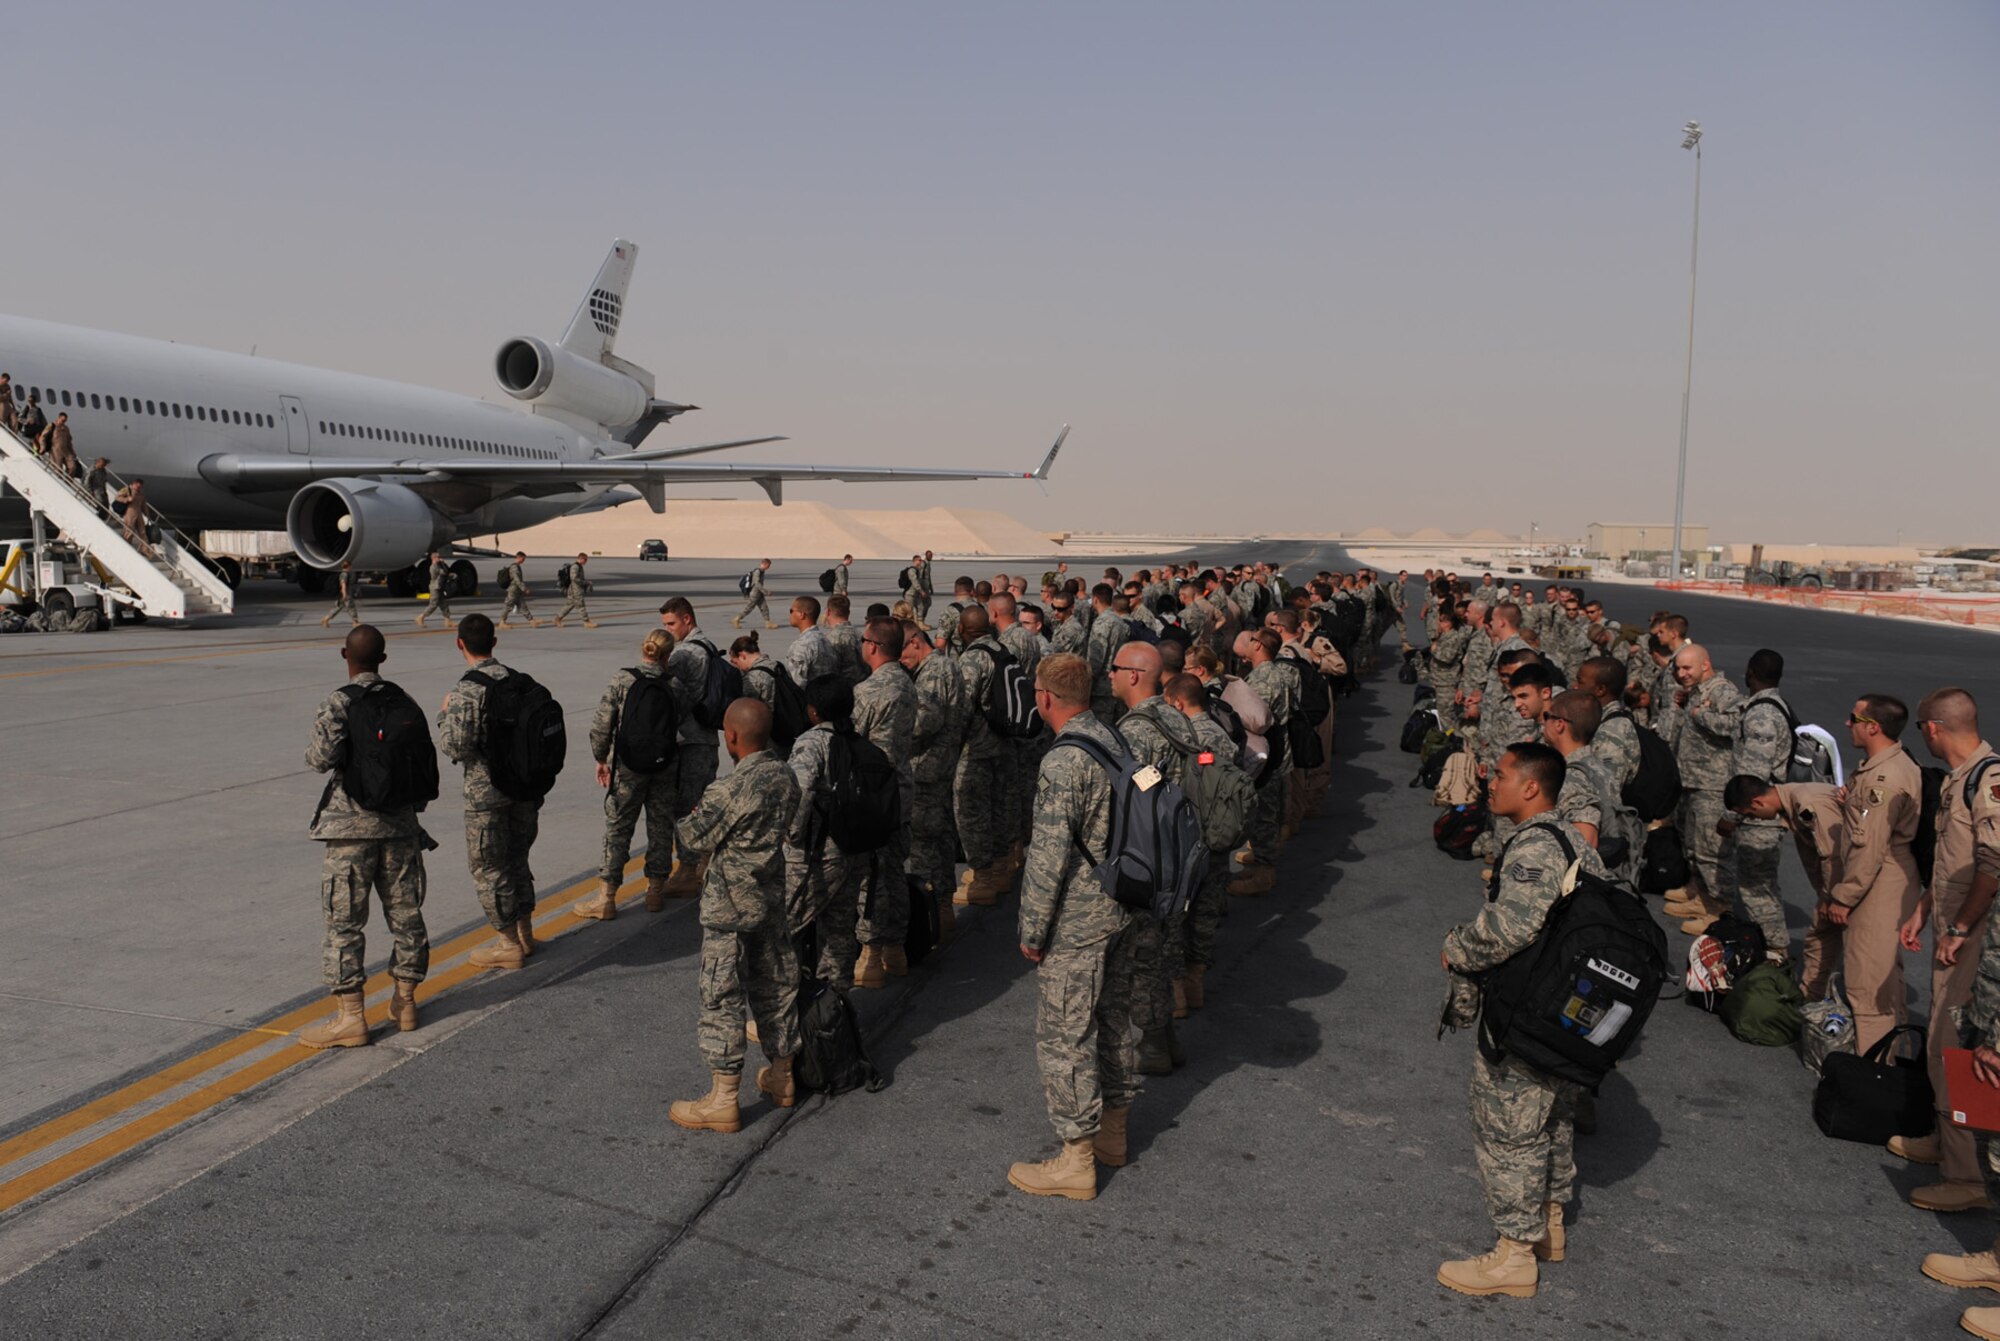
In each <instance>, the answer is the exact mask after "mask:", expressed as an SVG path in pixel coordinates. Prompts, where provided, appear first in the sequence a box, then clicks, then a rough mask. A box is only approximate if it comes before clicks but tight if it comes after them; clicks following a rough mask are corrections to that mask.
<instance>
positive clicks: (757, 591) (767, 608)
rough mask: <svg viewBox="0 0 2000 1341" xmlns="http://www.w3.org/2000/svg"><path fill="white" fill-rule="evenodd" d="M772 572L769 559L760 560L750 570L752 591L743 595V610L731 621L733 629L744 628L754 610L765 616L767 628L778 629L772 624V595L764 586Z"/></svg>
mask: <svg viewBox="0 0 2000 1341" xmlns="http://www.w3.org/2000/svg"><path fill="white" fill-rule="evenodd" d="M770 571H771V561H770V560H769V559H762V560H760V561H759V562H758V564H757V566H756V567H755V568H752V569H751V570H750V590H749V591H747V592H745V593H744V594H743V608H742V609H741V610H738V611H737V612H736V618H734V619H732V620H730V621H729V623H730V626H731V627H733V628H739V629H740V628H742V627H743V621H744V620H746V619H748V618H750V612H751V611H752V610H755V611H756V612H757V613H758V614H760V615H762V616H764V627H765V628H767V629H775V628H777V627H778V626H777V625H776V624H773V623H772V622H771V593H770V592H769V591H768V590H767V589H766V588H765V586H764V576H765V574H767V573H769V572H770Z"/></svg>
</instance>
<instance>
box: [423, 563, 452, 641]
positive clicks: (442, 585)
mask: <svg viewBox="0 0 2000 1341" xmlns="http://www.w3.org/2000/svg"><path fill="white" fill-rule="evenodd" d="M430 588H431V599H430V603H429V604H428V605H426V606H425V607H424V612H423V613H422V614H420V615H418V616H417V627H418V628H422V627H423V626H424V625H425V624H427V623H429V622H430V618H431V616H432V615H442V616H444V622H445V627H446V628H449V627H451V622H452V620H451V568H450V566H449V565H447V564H446V563H445V561H444V555H443V554H440V553H439V552H438V551H437V550H432V551H431V572H430Z"/></svg>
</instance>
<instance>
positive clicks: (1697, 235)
mask: <svg viewBox="0 0 2000 1341" xmlns="http://www.w3.org/2000/svg"><path fill="white" fill-rule="evenodd" d="M1681 129H1682V131H1683V132H1685V137H1684V138H1683V139H1682V140H1681V148H1683V149H1692V150H1694V243H1693V245H1692V246H1691V247H1689V249H1688V347H1687V375H1686V377H1685V378H1683V379H1682V382H1681V465H1680V473H1679V475H1678V476H1677V477H1676V478H1675V480H1674V566H1673V569H1672V571H1671V572H1670V574H1669V575H1668V581H1671V582H1678V581H1680V580H1681V519H1682V515H1683V512H1684V510H1685V509H1686V507H1687V485H1688V401H1689V399H1690V398H1691V397H1692V396H1693V395H1694V284H1695V269H1696V266H1697V265H1698V263H1699V262H1700V260H1701V122H1699V121H1690V122H1688V123H1687V125H1685V126H1683V127H1681Z"/></svg>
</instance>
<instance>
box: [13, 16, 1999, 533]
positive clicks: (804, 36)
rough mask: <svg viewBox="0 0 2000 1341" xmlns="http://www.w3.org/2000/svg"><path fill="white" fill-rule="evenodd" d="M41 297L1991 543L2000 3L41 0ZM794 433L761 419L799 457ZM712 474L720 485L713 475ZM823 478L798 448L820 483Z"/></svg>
mask: <svg viewBox="0 0 2000 1341" xmlns="http://www.w3.org/2000/svg"><path fill="white" fill-rule="evenodd" d="M0 50H4V53H5V59H4V70H5V74H4V84H0V87H4V88H5V91H6V96H7V99H8V102H9V104H10V107H11V115H9V117H8V118H7V122H8V133H7V141H6V143H7V153H8V158H9V160H10V163H11V170H10V171H9V173H8V176H7V182H8V185H7V195H8V202H9V207H8V209H7V211H6V213H5V214H4V216H0V220H4V221H3V222H0V239H4V246H0V258H4V279H0V286H4V294H5V298H4V303H0V306H4V307H5V309H7V310H9V311H13V312H16V313H21V314H26V315H32V316H42V317H50V318H56V319H61V320H68V321H73V322H76V323H78V324H82V325H90V326H101V327H106V328H110V329H114V330H123V331H131V332H135V333H138V334H144V335H155V336H163V337H171V338H175V339H180V340H184V341H188V342H193V343H201V344H209V345H214V346H217V347H220V348H226V349H240V350H248V349H249V348H250V347H251V345H252V344H253V343H254V344H256V345H257V346H258V349H259V352H260V353H262V354H265V355H269V356H271V357H275V358H284V359H290V360H295V361H298V362H304V363H315V364H324V365H327V366H332V367H337V368H344V369H349V370H352V371H356V372H365V373H370V374H377V375H382V376H388V377H395V378H399V379H402V380H407V381H412V382H420V383H425V384H428V385H433V386H438V387H443V388H447V389H451V390H457V391H463V392H467V393H471V394H475V395H488V396H491V397H494V398H496V399H497V398H500V396H499V393H498V391H497V390H495V389H494V387H493V383H492V376H491V356H492V353H493V350H494V349H495V348H496V347H497V346H498V344H499V343H500V341H501V340H502V339H503V338H505V337H507V336H509V335H514V334H541V335H544V336H548V337H553V336H554V335H556V334H558V333H559V332H560V330H561V327H562V325H563V323H564V322H565V321H566V320H567V318H568V317H569V314H570V312H571V310H572V308H573V307H574V305H575V303H576V301H577V299H578V297H579V296H580V294H581V292H582V290H583V288H584V286H585V285H586V283H587V282H588V280H589V278H590V276H591V274H592V273H593V271H594V269H595V267H596V265H597V263H598V261H599V260H600V259H601V257H602V255H603V252H604V249H605V247H606V245H607V244H608V242H609V240H610V239H611V237H612V236H613V235H614V234H623V235H624V236H626V237H629V238H632V239H633V240H635V241H637V242H638V243H639V244H640V245H641V249H642V250H641V256H640V260H639V269H638V273H637V275H636V277H635V279H634V282H633V288H632V293H631V297H630V301H629V304H628V306H627V309H626V320H625V324H624V328H623V330H622V332H621V336H620V340H619V352H620V353H621V354H623V355H624V356H625V357H627V358H630V359H632V360H634V361H635V362H638V363H641V364H644V365H646V366H648V367H650V368H652V369H653V370H654V371H655V372H656V373H657V374H658V375H659V378H660V389H661V393H662V394H663V395H668V396H672V397H676V398H680V399H684V400H691V401H694V402H696V403H699V404H700V405H702V406H704V407H705V408H704V409H703V410H702V411H701V413H699V414H693V415H688V416H686V417H684V418H683V419H681V420H679V421H678V422H677V424H676V426H675V427H674V428H673V429H672V430H671V436H669V433H668V432H667V431H663V432H662V433H661V434H659V435H656V436H655V438H654V439H653V444H654V445H659V444H663V443H665V442H668V441H683V442H685V441H701V440H708V439H716V438H724V437H735V436H745V435H748V434H751V433H757V432H781V433H787V434H790V435H791V436H792V438H793V439H794V441H792V442H790V443H787V444H782V445H781V446H780V447H779V448H777V449H764V450H768V451H769V455H766V456H763V457H762V458H761V459H780V460H799V461H810V460H824V461H835V460H847V461H883V462H916V461H935V462H937V463H940V464H951V465H963V466H970V465H990V466H1009V467H1011V466H1020V467H1022V468H1026V467H1027V466H1029V465H1032V464H1033V463H1034V461H1035V460H1036V459H1038V457H1039V455H1040V454H1041V452H1042V451H1043V450H1044V449H1045V448H1046V446H1047V443H1048V440H1049V439H1050V438H1051V437H1052V436H1053V434H1054V432H1055V430H1056V428H1057V426H1058V425H1060V424H1061V423H1063V422H1065V421H1067V422H1071V423H1073V424H1074V425H1075V429H1074V432H1073V434H1072V436H1071V441H1070V447H1069V449H1068V450H1067V451H1066V452H1065V454H1064V457H1063V460H1062V462H1061V464H1060V466H1059V467H1058V470H1057V476H1056V478H1055V480H1054V481H1052V482H1051V484H1050V485H1049V487H1048V491H1047V495H1046V497H1042V496H1040V495H1038V494H1036V493H1035V492H1034V490H1033V486H1030V485H1019V486H1015V485H1007V484H1004V483H1002V484H988V485H978V486H969V487H962V488H961V487H954V488H952V489H950V490H946V491H936V490H930V489H927V488H925V487H922V486H919V487H915V488H906V489H890V488H877V489H857V488H844V487H841V486H832V485H828V486H820V487H818V488H817V489H814V490H811V491H810V494H811V496H814V497H824V498H828V499H829V500H833V501H852V502H853V503H854V504H855V505H856V506H924V505H928V504H931V503H937V502H946V503H957V504H967V505H973V506H990V507H998V508H1002V509H1004V510H1006V511H1010V512H1012V513H1014V514H1016V515H1017V516H1021V517H1023V518H1025V519H1028V520H1030V521H1033V522H1036V523H1038V524H1044V525H1049V526H1066V527H1074V528H1078V529H1118V530H1129V529H1145V530H1182V529H1185V530H1190V531H1238V530H1264V531H1284V530H1312V531H1323V530H1333V529H1342V528H1346V529H1359V528H1362V527H1366V526H1375V525H1380V526H1389V527H1392V528H1397V529H1409V528H1414V527H1417V526H1422V525H1426V524H1438V525H1444V526H1449V527H1453V528H1469V527H1473V526H1481V525H1491V526H1498V527H1501V528H1503V529H1507V530H1520V531H1525V530H1526V527H1527V523H1528V521H1529V520H1530V519H1532V520H1535V521H1537V522H1539V523H1540V524H1541V526H1542V528H1543V530H1544V531H1545V532H1547V531H1556V532H1562V531H1569V532H1573V533H1580V532H1581V531H1582V528H1583V526H1584V524H1585V523H1586V522H1589V521H1592V520H1618V521H1623V520H1630V521H1652V520H1658V519H1666V518H1671V516H1672V509H1673V498H1672V495H1673V482H1674V453H1675V448H1676V442H1677V436H1678V432H1679V416H1680V390H1681V368H1682V355H1683V341H1684V338H1685V326H1684V323H1685V320H1686V300H1687V247H1688V230H1689V223H1690V210H1691V196H1692V186H1693V171H1694V162H1693V155H1691V154H1687V153H1683V152H1682V151H1681V149H1680V125H1681V123H1682V122H1683V121H1684V120H1686V119H1688V118H1689V117H1695V118H1698V119H1699V120H1701V122H1702V123H1703V125H1704V127H1705V128H1706V130H1707V133H1708V138H1707V140H1706V141H1705V144H1704V149H1705V152H1706V160H1705V169H1704V180H1703V202H1702V253H1701V279H1702V289H1701V309H1700V319H1699V327H1698V334H1697V343H1696V354H1695V391H1694V417H1693V429H1692V435H1691V447H1690V463H1689V488H1688V517H1689V520H1691V521H1701V522H1706V523H1708V524H1710V525H1711V526H1712V527H1713V528H1714V530H1715V534H1716V538H1717V539H1725V538H1735V539H1744V540H1753V539H1768V540H1810V539H1829V540H1831V539H1848V540H1859V541H1868V540H1890V539H1893V538H1894V536H1895V534H1896V533H1897V532H1899V531H1900V532H1902V533H1903V534H1905V535H1906V536H1908V537H1910V538H1913V539H1927V538H1935V539H1941V540H1942V539H1952V540H1968V541H1969V540H1974V539H1979V540H1985V541H1987V542H1989V543H1991V542H1993V541H1994V540H1995V539H1996V532H2000V527H1996V526H1995V524H1994V523H1993V522H1992V520H1991V518H1992V515H1993V510H1994V504H1995V492H1996V490H1995V486H1996V484H2000V470H1996V467H1995V459H1996V455H2000V408H1996V402H1997V401H2000V395H1996V387H2000V321H1996V313H2000V263H1996V259H1995V254H1994V252H1995V246H1996V238H2000V171H1996V169H2000V153H1996V138H1995V137H1996V130H2000V78H1996V77H1995V71H1996V69H2000V6H1996V5H1994V4H1992V3H1989V2H1988V0H1965V2H1964V3H1911V4H1899V5H1882V4H1877V3H1869V4H1858V3H1857V4H1845V3H1826V2H1825V0H1814V2H1813V3H1800V4H1755V3H1751V4H1746V3H1741V2H1740V0H1739V2H1738V3H1730V4H1715V5H1706V4H1690V3H1679V4H1656V5H1646V6H1639V5H1607V4H1603V3H1596V2H1591V3H1585V2H1581V0H1580V2H1579V3H1560V4H1559V3H1522V2H1519V0H1517V2H1516V3H1511V4H1504V5H1501V4H1491V3H1476V4H1455V5H1454V4H1440V3H1426V4H1395V3H1382V4H1370V5H1336V4H1297V5H1258V4H1248V3H1232V4H1227V5H1225V4H1212V5H1189V4H1175V3H1165V2H1163V0H1148V2H1147V3H1143V4H1130V5H1108V4H1089V3H1083V4H1078V3H1070V4H1064V5H1033V4H1025V3H1011V4H1005V5H987V6H977V7H975V6H964V5H949V6H947V5H936V4H918V3H911V4H906V5H886V4H854V5H825V4H765V5H713V4H705V5H658V4H651V5H623V4H615V3H600V4H594V5H589V6H570V7H567V8H566V9H565V8H564V7H557V6H550V5H547V4H533V5H529V4H522V3H516V2H515V0H494V2H492V3H486V4H481V5H477V6H474V5H467V4H460V5H421V4H416V5H413V4H409V3H407V0H405V2H404V3H398V4H394V5H386V4H374V3H347V4H341V5H315V6H304V5H286V6H277V5H263V4H256V5H248V4H246V5H242V6H219V5H210V4H198V3H188V4H177V5H159V4H153V3H147V4H138V3H116V4H94V3H87V2H86V3H78V2H77V0H71V2H70V3H67V4H64V5H61V6H55V5H39V6H31V7H24V8H20V9H18V10H17V12H15V13H13V14H11V15H10V16H9V18H8V21H7V24H6V26H5V32H4V47H0ZM757 450H759V449H753V451H757ZM705 492H710V493H712V492H713V490H709V491H705ZM807 492H808V491H806V490H803V489H802V490H801V491H800V493H801V494H802V495H804V494H806V493H807Z"/></svg>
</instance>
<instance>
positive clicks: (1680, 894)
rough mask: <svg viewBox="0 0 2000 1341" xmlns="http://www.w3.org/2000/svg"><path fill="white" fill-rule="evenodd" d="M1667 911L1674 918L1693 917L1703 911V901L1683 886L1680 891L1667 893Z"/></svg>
mask: <svg viewBox="0 0 2000 1341" xmlns="http://www.w3.org/2000/svg"><path fill="white" fill-rule="evenodd" d="M1665 909H1666V911H1667V912H1668V913H1669V914H1670V915H1672V916H1674V917H1692V916H1694V915H1695V914H1696V913H1698V912H1700V911H1701V900H1699V899H1697V898H1696V897H1695V896H1694V894H1693V892H1692V891H1690V890H1689V889H1688V887H1687V886H1686V885H1682V886H1681V887H1680V888H1679V889H1670V890H1668V891H1667V896H1666V904H1665Z"/></svg>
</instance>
